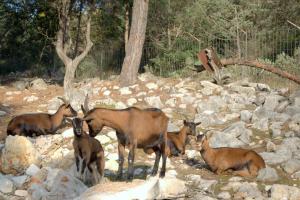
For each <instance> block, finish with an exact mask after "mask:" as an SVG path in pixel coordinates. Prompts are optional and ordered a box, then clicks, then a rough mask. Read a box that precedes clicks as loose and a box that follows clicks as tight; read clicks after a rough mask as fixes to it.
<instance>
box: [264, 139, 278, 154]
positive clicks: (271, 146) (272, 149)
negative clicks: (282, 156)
mask: <svg viewBox="0 0 300 200" xmlns="http://www.w3.org/2000/svg"><path fill="white" fill-rule="evenodd" d="M266 146H267V151H268V152H275V151H276V144H274V143H273V142H272V141H268V142H267V145H266Z"/></svg>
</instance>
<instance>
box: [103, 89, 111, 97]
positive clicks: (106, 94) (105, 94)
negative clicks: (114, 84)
mask: <svg viewBox="0 0 300 200" xmlns="http://www.w3.org/2000/svg"><path fill="white" fill-rule="evenodd" d="M110 93H111V91H109V90H105V91H104V92H103V95H104V96H109V95H110Z"/></svg>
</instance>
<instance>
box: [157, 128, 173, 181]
mask: <svg viewBox="0 0 300 200" xmlns="http://www.w3.org/2000/svg"><path fill="white" fill-rule="evenodd" d="M161 151H162V166H161V170H160V174H159V177H160V178H163V177H165V175H166V164H167V157H168V155H169V154H170V152H169V151H170V150H169V148H168V146H167V132H165V133H164V141H163V143H162V144H161Z"/></svg>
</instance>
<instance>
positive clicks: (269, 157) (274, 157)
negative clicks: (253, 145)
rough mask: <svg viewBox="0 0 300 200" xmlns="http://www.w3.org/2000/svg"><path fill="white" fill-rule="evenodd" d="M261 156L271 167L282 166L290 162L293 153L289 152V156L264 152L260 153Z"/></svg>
mask: <svg viewBox="0 0 300 200" xmlns="http://www.w3.org/2000/svg"><path fill="white" fill-rule="evenodd" d="M260 155H261V156H262V157H263V159H264V160H265V162H266V163H267V164H269V165H277V164H281V163H283V162H286V161H288V160H289V159H290V158H291V157H292V154H291V152H288V154H287V155H285V154H283V153H273V152H262V153H260Z"/></svg>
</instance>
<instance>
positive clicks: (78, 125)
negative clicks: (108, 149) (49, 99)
mask: <svg viewBox="0 0 300 200" xmlns="http://www.w3.org/2000/svg"><path fill="white" fill-rule="evenodd" d="M72 125H73V131H74V136H75V137H74V140H73V147H74V155H75V161H76V168H77V172H79V161H80V160H79V158H81V159H82V165H81V170H80V174H81V179H82V176H83V173H84V170H85V168H86V167H87V168H88V170H89V171H90V172H91V173H92V174H93V176H94V179H95V182H96V183H99V182H100V181H101V180H103V176H104V165H105V161H104V151H103V148H102V146H101V143H100V142H99V141H98V140H96V139H95V138H93V137H91V136H89V135H88V134H87V133H85V132H84V131H83V128H82V125H83V121H82V120H81V119H80V118H74V119H73V120H72ZM93 162H95V163H96V165H97V170H98V173H99V174H96V173H95V171H94V170H93V168H92V166H91V164H92V163H93ZM98 175H100V177H98Z"/></svg>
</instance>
